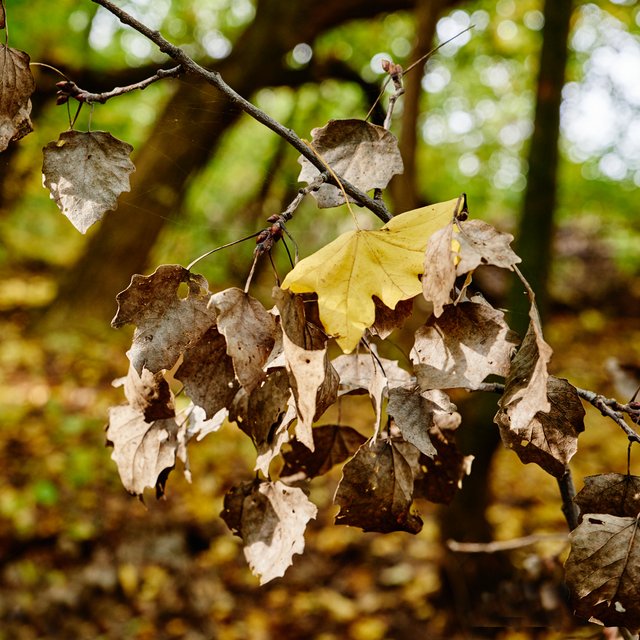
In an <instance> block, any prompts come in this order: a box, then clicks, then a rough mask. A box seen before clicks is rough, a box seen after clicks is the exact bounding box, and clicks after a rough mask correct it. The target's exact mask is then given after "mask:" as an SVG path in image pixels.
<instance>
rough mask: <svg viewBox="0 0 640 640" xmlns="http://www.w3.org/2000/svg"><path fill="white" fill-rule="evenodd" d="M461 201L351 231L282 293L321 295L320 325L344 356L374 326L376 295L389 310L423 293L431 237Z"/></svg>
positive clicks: (298, 270)
mask: <svg viewBox="0 0 640 640" xmlns="http://www.w3.org/2000/svg"><path fill="white" fill-rule="evenodd" d="M459 202H460V199H459V198H457V199H455V200H449V201H448V202H441V203H439V204H436V205H432V206H428V207H422V208H421V209H415V210H413V211H407V212H406V213H402V214H400V215H398V216H396V217H395V218H392V220H391V221H390V222H388V223H387V224H385V225H384V226H383V227H382V228H381V229H378V230H377V231H363V230H357V231H350V232H348V233H344V234H342V235H341V236H339V237H338V238H336V239H335V240H334V241H333V242H330V243H329V244H328V245H326V246H324V247H323V248H322V249H320V250H319V251H317V252H316V253H314V254H312V255H311V256H309V257H307V258H305V259H304V260H301V261H300V262H299V263H298V264H297V265H296V266H295V268H294V269H293V270H292V271H290V272H289V273H288V274H287V277H286V278H285V279H284V282H283V283H282V288H283V289H290V290H291V291H293V292H295V293H305V292H315V293H317V294H318V307H319V310H320V320H321V321H322V325H323V326H324V328H325V329H326V331H327V333H329V334H330V335H333V336H335V337H336V339H337V342H338V344H339V345H340V347H341V348H342V350H343V351H344V352H345V353H349V352H351V351H353V349H354V348H355V347H356V345H357V344H358V342H359V341H360V338H361V337H362V335H363V334H364V331H365V329H367V328H368V327H370V326H371V325H372V324H373V323H374V322H375V316H376V308H375V304H374V302H373V296H376V297H377V298H378V299H379V300H380V301H381V302H382V303H383V304H384V305H386V306H387V307H389V309H395V306H396V304H397V303H398V302H399V301H400V300H407V299H409V298H413V297H414V296H416V295H417V294H419V293H420V291H422V285H421V283H420V278H419V276H420V275H421V274H422V273H423V270H424V251H425V248H426V246H427V241H428V239H429V236H430V235H431V234H432V233H433V232H434V231H436V230H437V229H440V228H441V227H443V226H444V225H446V224H447V223H448V222H449V221H450V220H451V219H452V218H453V216H454V214H455V213H456V212H457V208H458V206H459Z"/></svg>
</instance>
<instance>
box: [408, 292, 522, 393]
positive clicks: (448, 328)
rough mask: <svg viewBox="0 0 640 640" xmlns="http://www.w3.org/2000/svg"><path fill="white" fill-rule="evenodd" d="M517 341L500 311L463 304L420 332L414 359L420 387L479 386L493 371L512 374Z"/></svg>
mask: <svg viewBox="0 0 640 640" xmlns="http://www.w3.org/2000/svg"><path fill="white" fill-rule="evenodd" d="M518 342H519V340H518V339H517V336H516V334H515V333H513V332H512V331H511V330H510V329H509V327H508V326H507V323H506V322H505V321H504V313H502V311H498V310H497V309H494V308H493V307H491V306H489V305H487V304H481V303H476V302H462V303H460V304H458V305H456V306H455V307H454V306H452V305H448V306H446V307H445V308H444V310H443V312H442V315H441V316H440V317H439V318H436V317H435V316H431V317H430V318H429V319H428V320H427V323H426V325H425V326H424V327H421V328H420V329H418V331H416V337H415V343H414V346H413V349H412V350H411V360H412V362H413V363H414V365H415V366H414V371H415V372H416V377H417V378H418V383H419V384H420V388H421V389H453V388H456V387H463V388H466V389H477V388H478V387H479V385H480V383H482V381H483V380H484V379H485V378H486V377H487V376H489V375H491V374H495V375H499V376H503V377H504V376H507V375H508V373H509V370H510V367H511V356H512V355H513V352H514V350H515V348H516V346H517V344H518Z"/></svg>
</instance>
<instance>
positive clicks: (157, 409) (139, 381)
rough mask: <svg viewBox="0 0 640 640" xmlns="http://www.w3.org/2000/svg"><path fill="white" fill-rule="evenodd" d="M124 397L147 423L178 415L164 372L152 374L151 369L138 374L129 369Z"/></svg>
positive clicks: (125, 381) (125, 380)
mask: <svg viewBox="0 0 640 640" xmlns="http://www.w3.org/2000/svg"><path fill="white" fill-rule="evenodd" d="M124 395H125V396H126V398H127V401H128V402H129V405H130V406H131V408H132V409H134V410H135V411H137V412H139V413H142V414H143V415H144V419H145V421H146V422H153V421H154V420H164V419H166V418H173V417H175V415H176V412H175V406H174V402H173V393H171V389H170V388H169V383H168V382H167V381H166V380H165V378H164V375H163V374H162V372H158V373H151V371H149V369H142V372H141V373H140V374H138V372H137V371H136V370H135V369H134V368H133V367H132V366H130V367H129V373H128V375H127V377H126V378H125V379H124Z"/></svg>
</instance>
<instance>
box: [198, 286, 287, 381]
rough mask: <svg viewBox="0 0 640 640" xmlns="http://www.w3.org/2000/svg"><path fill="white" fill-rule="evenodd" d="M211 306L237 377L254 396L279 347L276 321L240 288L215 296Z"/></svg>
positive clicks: (212, 297)
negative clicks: (270, 358)
mask: <svg viewBox="0 0 640 640" xmlns="http://www.w3.org/2000/svg"><path fill="white" fill-rule="evenodd" d="M209 306H210V307H211V308H212V309H214V310H215V312H216V323H217V325H218V331H220V333H221V334H223V335H224V337H225V338H226V340H227V353H228V354H229V355H230V356H231V359H232V360H233V367H234V369H235V372H236V377H237V378H238V380H239V381H240V384H241V385H242V386H243V387H244V388H245V390H246V391H247V392H248V393H251V391H253V389H255V388H256V387H257V386H258V385H259V384H260V383H261V382H262V381H263V380H264V379H265V375H266V374H265V372H264V371H263V366H264V365H265V364H266V362H267V359H268V357H269V354H270V353H271V350H272V349H273V346H274V344H275V336H276V324H275V320H274V318H273V316H272V315H271V314H270V313H269V312H268V311H267V310H266V309H265V308H264V307H263V306H262V304H261V303H260V302H258V300H256V299H255V298H252V297H251V296H250V295H249V294H247V293H245V292H244V291H242V290H241V289H237V288H231V289H225V290H224V291H220V292H218V293H214V294H213V295H212V296H211V300H210V302H209Z"/></svg>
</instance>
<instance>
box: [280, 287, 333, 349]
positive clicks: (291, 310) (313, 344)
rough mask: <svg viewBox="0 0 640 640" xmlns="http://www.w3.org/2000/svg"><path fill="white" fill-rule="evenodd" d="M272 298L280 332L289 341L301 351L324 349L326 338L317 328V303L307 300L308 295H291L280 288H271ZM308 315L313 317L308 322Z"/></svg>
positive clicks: (318, 320)
mask: <svg viewBox="0 0 640 640" xmlns="http://www.w3.org/2000/svg"><path fill="white" fill-rule="evenodd" d="M272 297H273V299H274V300H275V303H276V306H277V307H278V312H279V314H280V319H281V323H282V331H283V332H284V333H286V334H287V336H288V337H289V339H290V340H291V341H292V342H294V343H295V344H296V345H298V346H299V347H302V348H303V349H311V350H313V349H324V347H325V346H326V344H327V336H326V335H325V334H324V333H323V331H322V330H321V329H320V327H319V324H320V319H319V318H318V317H317V316H318V303H317V301H315V300H309V299H308V298H309V296H308V294H298V293H292V292H291V291H289V290H288V289H281V288H280V287H274V288H273V292H272ZM310 312H311V314H310ZM309 315H311V316H314V315H315V317H313V318H312V319H311V321H310V319H309Z"/></svg>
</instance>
